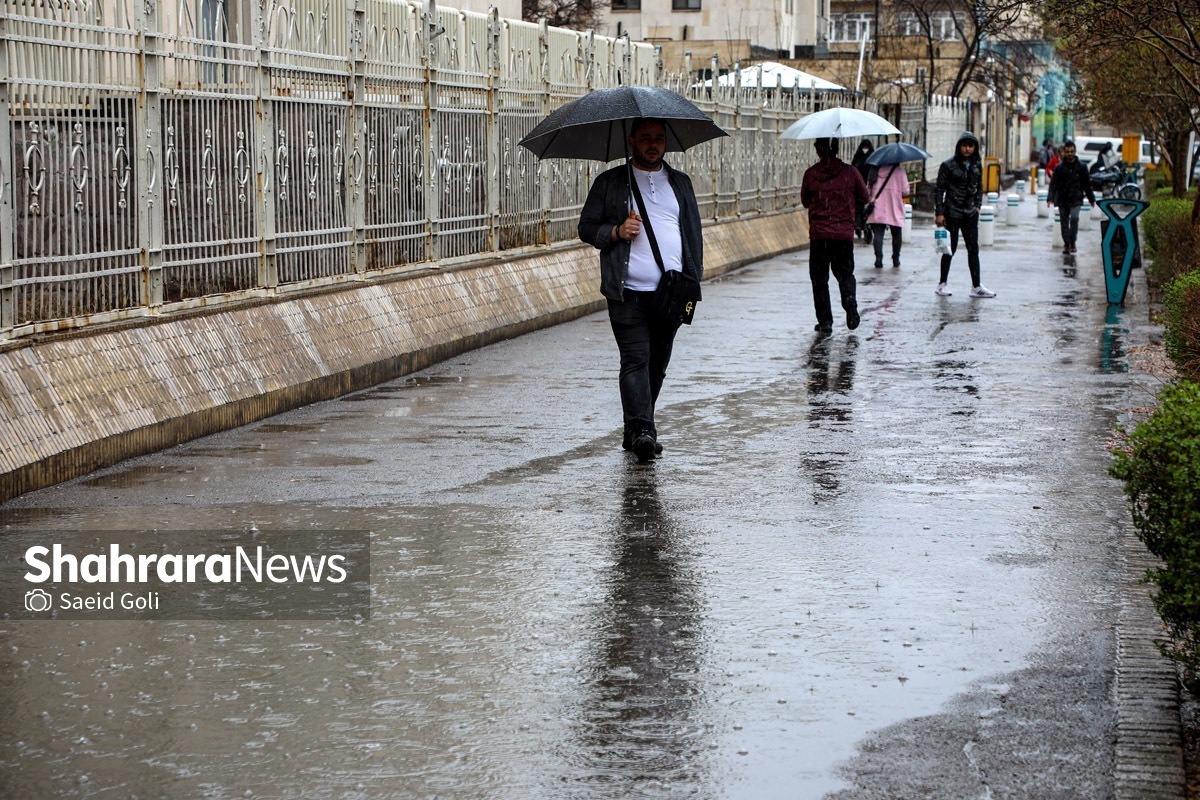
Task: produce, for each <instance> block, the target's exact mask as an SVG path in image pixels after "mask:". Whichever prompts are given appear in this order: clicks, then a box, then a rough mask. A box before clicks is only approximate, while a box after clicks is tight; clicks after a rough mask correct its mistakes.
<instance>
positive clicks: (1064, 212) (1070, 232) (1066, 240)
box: [1058, 203, 1083, 247]
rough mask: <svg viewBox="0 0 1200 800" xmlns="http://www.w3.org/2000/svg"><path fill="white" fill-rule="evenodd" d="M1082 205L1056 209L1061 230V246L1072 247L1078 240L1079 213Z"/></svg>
mask: <svg viewBox="0 0 1200 800" xmlns="http://www.w3.org/2000/svg"><path fill="white" fill-rule="evenodd" d="M1082 209H1083V203H1080V204H1079V205H1077V206H1071V207H1070V208H1063V207H1062V206H1059V207H1058V224H1059V226H1060V227H1061V228H1062V237H1063V246H1064V247H1074V246H1075V241H1076V239H1078V238H1079V212H1080V210H1082Z"/></svg>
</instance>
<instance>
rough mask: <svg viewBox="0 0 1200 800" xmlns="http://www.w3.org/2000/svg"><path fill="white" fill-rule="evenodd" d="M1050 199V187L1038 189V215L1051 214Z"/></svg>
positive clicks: (1046, 215) (1045, 215)
mask: <svg viewBox="0 0 1200 800" xmlns="http://www.w3.org/2000/svg"><path fill="white" fill-rule="evenodd" d="M1049 200H1050V190H1049V189H1038V216H1039V217H1048V216H1050V205H1049Z"/></svg>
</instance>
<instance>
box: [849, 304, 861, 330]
mask: <svg viewBox="0 0 1200 800" xmlns="http://www.w3.org/2000/svg"><path fill="white" fill-rule="evenodd" d="M859 321H860V320H859V317H858V309H857V308H855V309H852V310H850V311H847V312H846V327H847V328H849V329H850V330H854V329H855V328H857V327H858V323H859Z"/></svg>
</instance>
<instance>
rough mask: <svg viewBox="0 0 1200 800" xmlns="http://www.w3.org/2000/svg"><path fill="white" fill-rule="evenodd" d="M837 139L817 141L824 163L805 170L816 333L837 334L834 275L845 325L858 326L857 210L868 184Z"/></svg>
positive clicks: (804, 200) (802, 196) (802, 190)
mask: <svg viewBox="0 0 1200 800" xmlns="http://www.w3.org/2000/svg"><path fill="white" fill-rule="evenodd" d="M837 145H838V140H837V139H817V140H815V141H814V146H815V147H816V149H817V155H818V156H820V158H821V160H820V161H819V162H818V163H816V164H814V165H813V166H811V167H809V168H808V169H807V170H805V171H804V177H803V179H802V180H801V181H800V202H801V203H802V204H803V205H804V207H805V208H807V209H808V235H809V251H808V274H809V277H810V278H811V279H812V291H813V305H814V306H815V307H816V311H817V326H816V328H815V330H816V331H817V332H818V333H820V334H823V335H826V336H828V335H829V334H831V333H833V309H832V308H831V306H830V303H829V273H830V272H831V271H832V272H833V277H834V278H836V279H837V282H838V289H839V290H840V292H841V296H842V310H844V311H845V312H846V327H847V328H849V329H850V330H854V329H855V328H857V327H858V322H859V317H858V299H857V297H856V293H855V286H856V285H855V282H854V210H855V205H856V204H858V205H861V204H865V203H866V202H867V186H866V184H865V183H864V182H863V179H862V175H859V174H858V170H857V169H855V168H854V167H852V166H850V165H849V164H847V163H846V162H844V161H841V160H840V159H838V157H837Z"/></svg>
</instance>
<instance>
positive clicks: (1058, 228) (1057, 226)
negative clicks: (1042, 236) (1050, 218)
mask: <svg viewBox="0 0 1200 800" xmlns="http://www.w3.org/2000/svg"><path fill="white" fill-rule="evenodd" d="M1061 219H1062V218H1061V217H1060V216H1059V211H1058V206H1055V207H1054V232H1053V234H1052V237H1053V238H1051V239H1050V242H1051V243H1052V244H1053V245H1054V246H1055V247H1062V246H1063V238H1062V222H1061Z"/></svg>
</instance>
